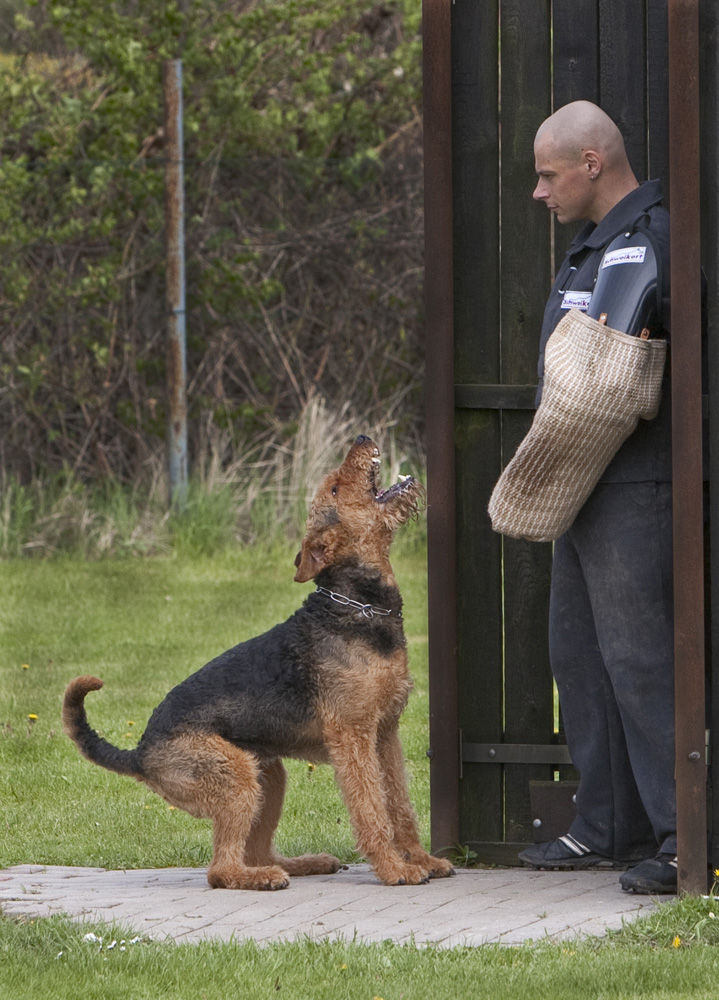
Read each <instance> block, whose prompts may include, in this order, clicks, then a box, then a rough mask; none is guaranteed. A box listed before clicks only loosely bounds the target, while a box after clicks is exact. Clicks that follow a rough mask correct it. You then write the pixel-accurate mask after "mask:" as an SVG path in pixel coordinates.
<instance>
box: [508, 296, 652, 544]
mask: <svg viewBox="0 0 719 1000" xmlns="http://www.w3.org/2000/svg"><path fill="white" fill-rule="evenodd" d="M666 351H667V345H666V341H664V340H641V339H640V338H638V337H630V336H629V335H628V334H626V333H622V332H621V331H619V330H613V329H611V328H610V327H607V326H603V325H602V324H601V323H599V321H598V320H596V319H592V318H591V317H590V316H587V315H586V314H585V313H583V312H580V311H579V310H577V309H572V310H570V311H569V312H568V313H567V315H566V316H565V317H564V318H563V319H561V320H560V322H559V323H558V324H557V326H556V328H555V329H554V332H553V333H552V335H551V336H550V338H549V340H548V341H547V347H546V352H545V368H544V390H543V392H542V400H541V402H540V404H539V407H538V409H537V412H536V414H535V416H534V420H533V422H532V426H531V428H530V430H529V433H528V434H527V436H526V437H525V438H524V440H523V441H522V443H521V444H520V446H519V448H518V449H517V451H516V454H515V455H514V457H513V458H512V460H511V462H510V463H509V465H508V466H507V467H506V468H505V470H504V472H503V473H502V475H501V476H500V478H499V480H498V482H497V485H496V486H495V487H494V490H493V492H492V496H491V498H490V501H489V516H490V518H491V521H492V527H493V528H494V530H495V531H498V532H500V533H501V534H503V535H509V536H511V537H512V538H526V539H529V541H533V542H549V541H552V540H553V539H555V538H558V537H559V535H561V534H562V533H563V532H565V531H566V530H567V528H569V526H570V525H571V524H572V522H573V520H574V518H575V517H576V516H577V513H578V512H579V510H580V508H581V506H582V504H583V503H584V501H585V500H586V499H587V497H588V496H589V494H590V493H591V492H592V490H593V489H594V487H595V486H596V484H597V482H598V481H599V479H600V478H601V476H602V474H603V473H604V470H605V469H606V468H607V466H608V465H609V462H610V461H611V459H612V458H613V456H614V455H615V453H616V452H617V451H618V449H619V447H620V445H621V444H622V443H623V442H624V441H625V440H626V439H627V438H628V437H629V435H630V434H631V433H632V431H633V430H634V429H635V428H636V426H637V423H638V421H639V419H640V418H641V419H643V420H651V419H652V417H655V416H656V415H657V411H658V409H659V402H660V399H661V389H662V375H663V372H664V362H665V359H666Z"/></svg>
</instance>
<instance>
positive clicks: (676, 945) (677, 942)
mask: <svg viewBox="0 0 719 1000" xmlns="http://www.w3.org/2000/svg"><path fill="white" fill-rule="evenodd" d="M681 943H682V939H681V938H680V937H675V938H674V940H673V941H672V948H679V947H681Z"/></svg>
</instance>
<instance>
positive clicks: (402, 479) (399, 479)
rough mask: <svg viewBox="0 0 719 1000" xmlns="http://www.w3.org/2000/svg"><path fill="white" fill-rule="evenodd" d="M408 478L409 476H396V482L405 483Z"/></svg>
mask: <svg viewBox="0 0 719 1000" xmlns="http://www.w3.org/2000/svg"><path fill="white" fill-rule="evenodd" d="M409 478H410V477H409V476H397V480H398V482H400V483H406V482H407V480H408V479H409Z"/></svg>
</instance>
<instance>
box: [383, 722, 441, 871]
mask: <svg viewBox="0 0 719 1000" xmlns="http://www.w3.org/2000/svg"><path fill="white" fill-rule="evenodd" d="M377 750H378V754H379V760H380V767H381V768H382V778H383V787H384V793H385V801H386V802H387V809H388V811H389V815H390V819H391V820H392V825H393V827H394V844H395V847H396V848H397V850H398V851H399V853H400V854H401V855H402V856H403V857H405V858H406V859H407V860H408V861H411V862H412V863H413V864H415V865H419V866H420V867H421V868H425V869H426V870H427V871H428V872H429V875H430V878H445V877H446V876H448V875H453V874H454V868H452V865H451V863H450V862H449V861H447V859H446V858H435V857H433V856H432V855H431V854H428V853H427V851H425V849H424V848H423V847H422V845H421V844H420V842H419V830H418V828H417V817H416V815H415V811H414V809H413V807H412V803H411V801H410V798H409V793H408V791H407V774H406V771H405V766H404V755H403V753H402V745H401V743H400V740H399V734H398V732H397V729H396V727H393V728H392V729H390V730H387V731H385V732H383V733H381V734H380V736H379V739H378V741H377Z"/></svg>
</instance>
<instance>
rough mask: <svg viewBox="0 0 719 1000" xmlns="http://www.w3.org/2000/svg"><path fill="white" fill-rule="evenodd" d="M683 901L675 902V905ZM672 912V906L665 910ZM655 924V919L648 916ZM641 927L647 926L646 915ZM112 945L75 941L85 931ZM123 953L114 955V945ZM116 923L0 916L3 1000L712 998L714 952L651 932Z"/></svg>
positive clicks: (718, 958) (718, 962) (717, 965)
mask: <svg viewBox="0 0 719 1000" xmlns="http://www.w3.org/2000/svg"><path fill="white" fill-rule="evenodd" d="M681 905H683V904H681ZM664 909H666V910H670V911H675V910H677V909H680V907H665V908H664ZM655 923H656V921H655ZM642 924H645V925H647V926H653V924H652V921H651V920H649V921H642ZM91 928H92V929H94V931H95V933H96V934H98V935H100V936H102V937H103V938H104V943H105V945H107V944H108V943H110V942H111V941H112V940H116V941H117V942H118V944H117V946H116V947H115V948H114V949H112V950H110V951H108V950H107V949H106V947H103V948H102V949H101V948H100V946H99V944H97V943H93V944H91V943H88V942H85V941H84V940H83V938H84V935H85V934H86V933H87V932H88V930H90V929H91ZM123 940H124V941H125V945H124V947H125V950H124V951H121V945H120V942H121V941H123ZM130 940H131V937H130V932H129V931H123V929H122V928H117V927H115V928H108V927H99V926H97V925H89V924H86V925H78V924H74V923H70V922H69V921H65V920H61V919H58V918H52V919H50V920H38V921H35V922H22V921H11V920H7V919H5V920H2V919H0V996H2V998H3V1000H37V998H38V997H43V998H46V997H47V998H51V1000H77V998H79V997H82V998H83V1000H115V998H117V1000H230V998H232V1000H234V998H237V1000H255V998H258V1000H259V998H266V997H276V996H277V997H287V998H291V1000H305V998H308V1000H309V998H311V1000H373V998H382V1000H402V998H406V1000H438V998H452V1000H455V998H456V1000H465V998H466V1000H485V998H486V1000H518V998H524V997H527V998H528V1000H529V998H531V1000H629V998H641V1000H668V998H693V1000H710V998H711V1000H715V998H716V996H717V992H718V991H717V981H718V980H717V977H718V976H719V952H718V951H717V949H716V948H713V947H686V946H684V945H681V946H679V947H673V946H672V944H671V939H669V940H668V941H667V940H664V939H662V938H661V935H659V937H658V938H656V936H655V939H653V938H652V936H651V934H649V935H648V934H647V931H646V928H645V931H644V933H643V935H640V936H636V935H634V936H633V935H632V933H631V932H629V933H627V932H620V933H616V934H610V935H609V936H608V937H607V938H606V939H602V940H590V941H588V942H583V943H569V944H564V945H551V944H538V945H533V946H523V947H519V948H507V947H501V946H496V945H487V946H484V947H482V948H473V949H469V948H457V949H451V950H441V949H435V948H428V949H415V948H412V947H408V946H399V945H394V944H390V943H384V944H377V945H357V944H352V943H349V942H348V943H328V942H322V943H315V942H309V941H299V942H294V943H291V944H279V945H271V946H267V947H259V946H257V945H255V944H254V943H251V942H250V943H245V944H233V943H225V944H220V943H211V942H208V943H202V944H195V945H174V944H167V943H162V944H161V943H155V942H151V941H147V940H144V941H140V942H137V943H135V944H130V943H129V942H130Z"/></svg>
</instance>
